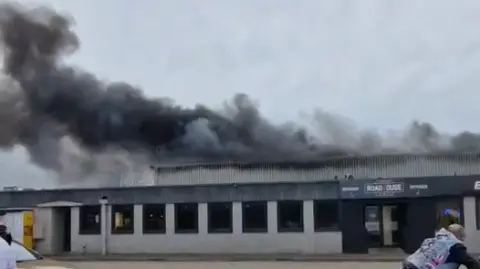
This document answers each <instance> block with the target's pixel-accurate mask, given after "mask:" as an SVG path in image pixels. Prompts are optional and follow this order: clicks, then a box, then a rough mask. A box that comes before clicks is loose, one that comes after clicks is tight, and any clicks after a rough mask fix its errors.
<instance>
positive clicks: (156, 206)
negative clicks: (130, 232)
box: [142, 204, 167, 234]
mask: <svg viewBox="0 0 480 269" xmlns="http://www.w3.org/2000/svg"><path fill="white" fill-rule="evenodd" d="M149 207H152V208H149ZM149 209H154V210H153V211H156V210H157V209H161V211H163V228H162V229H149V228H148V227H147V226H146V225H147V223H148V222H147V215H148V214H149V213H150V212H152V211H150V210H149ZM166 211H167V210H166V205H165V204H143V205H142V233H143V234H165V233H166V232H167V212H166ZM157 212H158V211H157Z"/></svg>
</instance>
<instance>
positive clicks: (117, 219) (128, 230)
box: [112, 205, 133, 234]
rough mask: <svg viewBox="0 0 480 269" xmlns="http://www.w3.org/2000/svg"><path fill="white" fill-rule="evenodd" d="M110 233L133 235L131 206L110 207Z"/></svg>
mask: <svg viewBox="0 0 480 269" xmlns="http://www.w3.org/2000/svg"><path fill="white" fill-rule="evenodd" d="M112 233H113V234H133V205H113V206H112Z"/></svg>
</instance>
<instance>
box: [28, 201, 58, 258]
mask: <svg viewBox="0 0 480 269" xmlns="http://www.w3.org/2000/svg"><path fill="white" fill-rule="evenodd" d="M34 225H35V229H34V236H35V237H37V238H36V239H35V249H36V250H37V251H38V252H40V253H42V254H43V255H52V254H54V253H55V245H54V241H53V238H55V233H54V231H55V228H57V227H56V225H55V221H54V214H53V208H47V207H44V208H36V209H35V211H34ZM38 236H40V237H41V238H38Z"/></svg>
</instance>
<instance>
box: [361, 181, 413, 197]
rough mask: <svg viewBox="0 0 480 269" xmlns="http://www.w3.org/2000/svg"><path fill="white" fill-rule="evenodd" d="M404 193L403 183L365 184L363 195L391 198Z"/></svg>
mask: <svg viewBox="0 0 480 269" xmlns="http://www.w3.org/2000/svg"><path fill="white" fill-rule="evenodd" d="M404 191H405V188H404V184H403V182H378V183H367V184H365V189H364V192H365V194H369V195H374V196H393V195H396V194H398V193H403V192H404Z"/></svg>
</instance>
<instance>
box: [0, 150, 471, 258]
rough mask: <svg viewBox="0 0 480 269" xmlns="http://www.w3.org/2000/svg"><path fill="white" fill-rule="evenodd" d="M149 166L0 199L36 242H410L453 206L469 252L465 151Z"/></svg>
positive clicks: (57, 248) (290, 246)
mask: <svg viewBox="0 0 480 269" xmlns="http://www.w3.org/2000/svg"><path fill="white" fill-rule="evenodd" d="M156 174H157V177H156V178H155V182H154V184H153V185H152V186H142V187H139V186H136V187H135V186H131V187H121V188H101V189H59V190H22V191H15V190H12V191H4V192H0V203H1V205H2V206H3V207H4V208H6V209H12V208H23V209H22V210H26V209H31V211H32V212H33V219H34V220H33V224H29V225H31V226H32V225H33V229H30V231H31V230H33V232H29V233H30V235H32V233H33V240H34V242H33V244H34V247H35V248H36V249H37V250H38V251H39V252H41V253H44V254H58V253H63V252H71V253H95V254H102V253H103V254H107V253H111V254H118V253H162V254H166V253H196V254H199V253H212V254H213V253H215V254H222V253H223V254H227V253H232V254H249V253H254V254H258V253H301V254H326V253H368V252H369V251H371V250H372V249H378V248H397V249H402V250H404V251H405V252H411V251H413V250H414V249H415V248H417V247H418V245H419V243H420V242H421V240H423V239H424V238H425V237H427V236H429V235H432V234H433V232H434V231H435V229H436V228H437V227H438V218H439V215H441V214H442V213H443V212H444V211H445V210H455V211H458V212H460V219H461V222H462V223H463V224H464V225H465V228H466V232H467V240H466V244H467V246H468V247H469V251H471V252H475V253H477V252H480V232H479V231H478V230H479V229H480V222H479V219H478V216H479V214H480V212H479V205H480V204H479V203H480V199H479V198H478V197H480V155H476V154H468V155H461V156H460V155H458V156H451V155H436V156H427V155H422V156H420V155H415V156H413V155H411V156H374V157H373V156H372V157H361V158H359V157H352V158H343V159H333V160H327V161H322V162H319V161H318V162H311V163H305V162H302V163H292V162H289V163H274V164H263V163H262V164H252V163H249V164H239V163H235V164H232V163H230V164H222V165H220V164H208V165H207V164H195V165H184V166H175V167H161V166H158V167H156ZM477 196H478V197H477ZM22 212H23V211H22ZM410 220H415V221H416V222H415V224H416V225H415V227H413V226H412V224H411V221H410ZM16 225H17V226H18V225H26V224H16ZM11 229H12V230H13V229H18V227H11ZM27 230H28V229H25V231H27ZM14 236H17V237H20V236H21V235H20V234H18V235H17V234H16V235H14Z"/></svg>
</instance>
